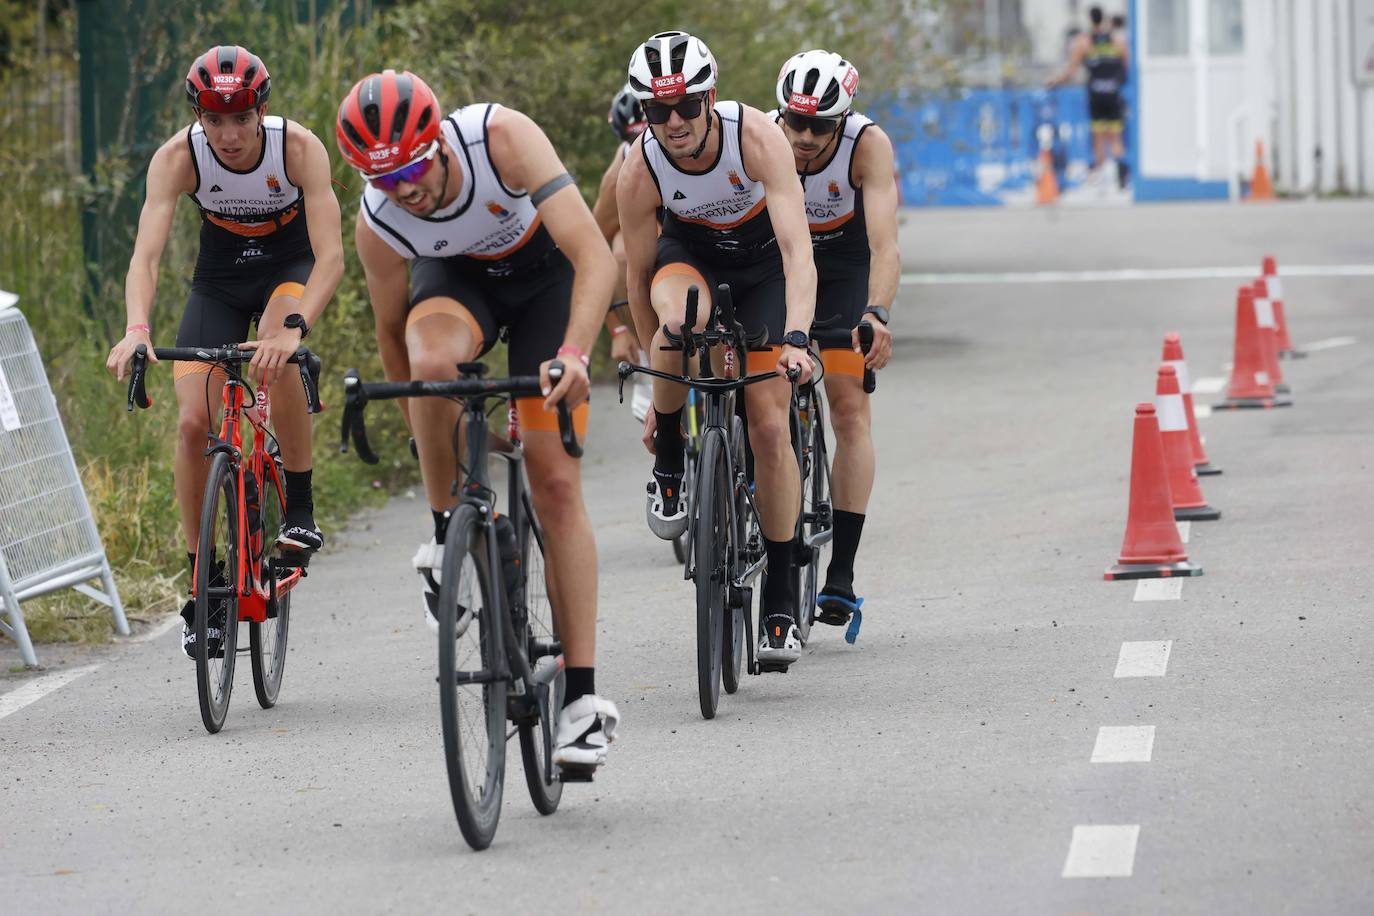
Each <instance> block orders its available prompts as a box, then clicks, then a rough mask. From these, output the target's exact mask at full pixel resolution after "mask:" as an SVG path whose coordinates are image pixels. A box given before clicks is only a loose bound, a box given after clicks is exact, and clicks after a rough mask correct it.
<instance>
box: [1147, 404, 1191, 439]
mask: <svg viewBox="0 0 1374 916" xmlns="http://www.w3.org/2000/svg"><path fill="white" fill-rule="evenodd" d="M1155 414H1156V415H1157V416H1158V417H1159V431H1160V432H1161V433H1186V432H1187V431H1188V414H1187V412H1186V411H1185V410H1184V409H1183V395H1181V394H1157V395H1155Z"/></svg>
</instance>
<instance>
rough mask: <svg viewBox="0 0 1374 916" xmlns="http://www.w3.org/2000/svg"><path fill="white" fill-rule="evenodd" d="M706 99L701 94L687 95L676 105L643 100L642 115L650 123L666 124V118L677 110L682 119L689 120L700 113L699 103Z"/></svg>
mask: <svg viewBox="0 0 1374 916" xmlns="http://www.w3.org/2000/svg"><path fill="white" fill-rule="evenodd" d="M704 101H706V97H705V96H702V95H689V96H686V97H684V98H683V100H682V101H681V102H678V103H677V104H676V105H663V104H660V103H658V102H644V103H643V105H642V107H643V109H644V117H646V118H648V119H649V123H650V124H667V123H668V119H669V118H671V117H672V116H673V112H675V111H676V112H677V113H678V114H679V115H681V116H682V120H684V121H691V120H693V119H695V118H696V117H698V116H700V114H701V105H702V103H703V102H704Z"/></svg>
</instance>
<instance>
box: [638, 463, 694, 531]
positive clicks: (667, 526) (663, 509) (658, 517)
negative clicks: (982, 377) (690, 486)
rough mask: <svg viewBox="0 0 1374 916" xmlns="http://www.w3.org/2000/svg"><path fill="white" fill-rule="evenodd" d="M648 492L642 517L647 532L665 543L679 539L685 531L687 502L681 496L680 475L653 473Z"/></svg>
mask: <svg viewBox="0 0 1374 916" xmlns="http://www.w3.org/2000/svg"><path fill="white" fill-rule="evenodd" d="M648 492H649V495H648V499H647V502H646V504H645V506H644V517H645V520H646V521H648V523H649V530H650V531H652V532H653V533H654V534H656V535H658V536H659V537H661V538H662V539H663V540H665V541H672V540H676V539H677V538H679V537H681V536H682V533H683V532H685V531H686V530H687V500H686V499H684V498H683V495H682V475H681V474H676V475H667V474H665V475H662V476H660V475H659V473H658V471H654V479H653V480H651V481H649V486H648ZM665 497H666V498H665Z"/></svg>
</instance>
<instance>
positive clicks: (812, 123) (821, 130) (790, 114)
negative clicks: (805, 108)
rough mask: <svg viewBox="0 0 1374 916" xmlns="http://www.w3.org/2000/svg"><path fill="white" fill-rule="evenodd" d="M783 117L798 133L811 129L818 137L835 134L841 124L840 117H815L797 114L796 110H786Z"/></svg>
mask: <svg viewBox="0 0 1374 916" xmlns="http://www.w3.org/2000/svg"><path fill="white" fill-rule="evenodd" d="M782 119H783V121H785V122H786V123H787V126H788V127H790V128H792V129H793V130H795V131H796V132H797V133H802V132H803V131H808V130H809V131H811V133H812V134H814V135H815V136H817V137H822V136H828V135H830V134H833V133H834V132H835V131H836V130H837V129H838V128H839V126H840V120H841V119H840V118H814V117H812V116H811V115H804V114H797V113H796V112H795V111H784V112H783V113H782Z"/></svg>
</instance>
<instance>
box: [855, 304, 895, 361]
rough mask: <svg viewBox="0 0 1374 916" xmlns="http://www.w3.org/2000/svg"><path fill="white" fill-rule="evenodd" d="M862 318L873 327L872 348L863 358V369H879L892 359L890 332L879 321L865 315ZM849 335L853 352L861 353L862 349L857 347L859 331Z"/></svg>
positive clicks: (856, 329)
mask: <svg viewBox="0 0 1374 916" xmlns="http://www.w3.org/2000/svg"><path fill="white" fill-rule="evenodd" d="M864 317H865V319H867V320H868V323H869V324H871V325H872V326H873V346H871V347H869V349H868V356H866V357H864V368H865V369H881V368H883V367H884V366H886V365H887V361H888V360H889V359H891V358H892V332H891V331H889V330H888V329H887V325H885V324H883V323H882V322H881V321H878V320H876V319H874V318H871V317H870V316H867V315H865V316H864ZM851 334H852V339H853V341H854V352H855V353H862V352H863V348H862V347H860V346H859V329H858V328H855V329H854V330H853V331H852V332H851Z"/></svg>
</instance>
